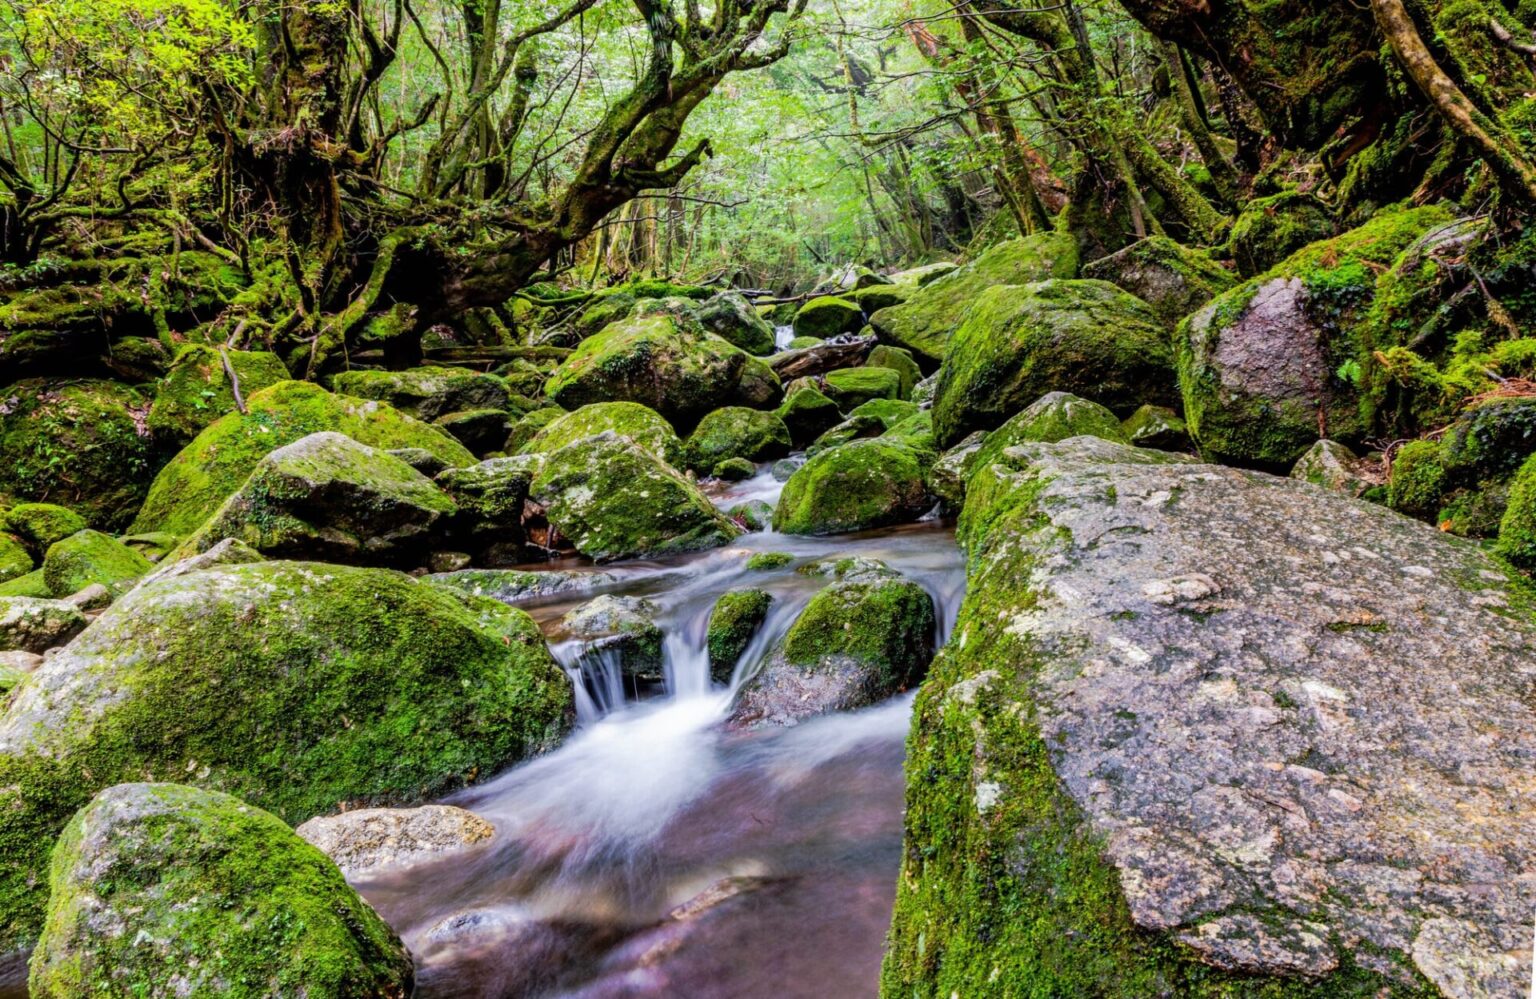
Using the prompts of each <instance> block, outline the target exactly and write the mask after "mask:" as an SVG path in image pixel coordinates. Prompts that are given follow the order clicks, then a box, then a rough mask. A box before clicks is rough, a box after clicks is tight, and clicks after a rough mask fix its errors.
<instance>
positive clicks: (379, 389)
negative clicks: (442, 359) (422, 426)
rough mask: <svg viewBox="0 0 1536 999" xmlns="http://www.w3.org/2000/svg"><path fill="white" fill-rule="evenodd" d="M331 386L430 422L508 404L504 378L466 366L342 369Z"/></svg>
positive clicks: (343, 392)
mask: <svg viewBox="0 0 1536 999" xmlns="http://www.w3.org/2000/svg"><path fill="white" fill-rule="evenodd" d="M332 386H333V387H334V388H335V390H336V391H337V392H338V393H340V394H341V395H350V396H355V397H356V398H359V399H376V400H378V401H379V402H387V403H389V404H390V405H391V406H393V407H395V408H396V409H398V410H399V411H400V412H402V413H409V414H410V415H411V416H414V417H416V418H417V419H418V420H425V421H427V422H429V423H430V422H432V421H434V420H437V419H439V418H441V417H443V416H446V415H447V414H449V413H460V412H465V411H467V410H476V409H499V410H505V409H506V408H507V404H508V394H507V383H506V381H505V380H503V379H502V378H500V377H499V376H497V375H488V374H485V373H483V372H479V371H470V370H468V369H467V368H445V367H432V366H427V367H420V368H407V369H406V370H404V371H343V372H342V373H340V374H338V375H337V376H336V377H335V379H334V380H333V381H332Z"/></svg>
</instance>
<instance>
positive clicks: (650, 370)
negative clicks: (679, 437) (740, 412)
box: [544, 307, 748, 429]
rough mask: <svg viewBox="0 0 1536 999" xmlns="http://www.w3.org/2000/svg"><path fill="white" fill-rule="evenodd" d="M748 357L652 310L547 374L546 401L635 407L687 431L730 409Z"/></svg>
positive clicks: (609, 330)
mask: <svg viewBox="0 0 1536 999" xmlns="http://www.w3.org/2000/svg"><path fill="white" fill-rule="evenodd" d="M747 357H748V355H747V354H746V352H744V351H743V350H741V349H740V348H738V347H734V346H732V345H731V344H729V343H727V342H726V341H725V340H722V339H721V338H720V337H718V336H716V335H715V334H713V333H710V332H709V331H707V330H705V329H704V327H703V326H701V325H699V322H698V320H697V319H693V318H691V317H690V316H688V315H682V314H677V313H675V312H667V311H660V309H659V307H658V310H657V311H655V312H653V313H651V314H648V315H639V314H637V315H635V316H632V317H631V318H629V319H625V320H623V321H621V322H617V323H614V324H612V325H610V326H608V327H606V328H605V329H603V330H602V331H601V332H600V333H597V334H596V335H594V336H592V337H590V338H588V339H587V340H584V341H583V342H582V344H581V346H579V347H577V348H576V350H575V351H574V352H573V353H572V354H571V356H570V357H567V358H566V359H565V360H564V361H562V362H561V363H560V366H559V367H557V368H556V369H555V370H554V371H553V372H552V373H551V374H550V376H549V380H548V381H547V382H545V385H544V393H545V395H547V396H548V397H549V398H550V399H551V400H552V401H553V402H555V403H557V404H558V405H560V406H563V407H564V408H566V409H576V408H579V407H581V406H587V405H590V404H592V403H597V402H616V401H627V402H637V403H640V404H642V405H645V406H649V407H650V408H651V409H653V410H655V411H656V412H657V413H659V414H661V416H662V418H663V419H665V420H666V421H667V422H669V423H671V424H672V425H673V426H674V427H683V428H685V429H686V428H688V427H691V426H692V425H693V424H694V423H696V422H697V421H698V419H699V417H701V416H703V415H704V414H705V413H707V412H709V411H710V410H712V409H716V408H718V407H720V406H722V405H724V404H726V403H728V402H731V401H733V400H732V395H733V394H734V393H735V391H736V388H737V383H738V382H739V381H740V379H741V376H742V372H743V370H744V369H745V367H746V363H747Z"/></svg>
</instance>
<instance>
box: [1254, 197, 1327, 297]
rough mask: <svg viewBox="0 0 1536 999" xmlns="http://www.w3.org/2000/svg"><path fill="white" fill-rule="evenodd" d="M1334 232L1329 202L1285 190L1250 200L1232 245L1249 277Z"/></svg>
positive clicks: (1260, 272)
mask: <svg viewBox="0 0 1536 999" xmlns="http://www.w3.org/2000/svg"><path fill="white" fill-rule="evenodd" d="M1333 233H1334V224H1333V216H1332V214H1330V213H1329V211H1328V207H1327V206H1326V205H1324V204H1323V203H1322V202H1321V201H1318V200H1317V199H1316V198H1314V197H1313V196H1312V195H1310V194H1301V193H1298V192H1296V191H1285V192H1282V193H1280V194H1272V195H1270V196H1269V197H1265V198H1255V199H1253V200H1252V201H1250V202H1248V203H1247V204H1246V205H1245V206H1244V207H1243V210H1242V212H1241V213H1240V214H1239V215H1238V216H1237V221H1236V222H1234V223H1233V224H1232V234H1231V243H1230V245H1231V248H1232V256H1233V258H1234V259H1235V260H1236V261H1237V269H1238V272H1239V273H1241V274H1242V276H1243V277H1245V278H1248V277H1253V276H1254V275H1255V274H1262V273H1263V272H1265V271H1267V270H1269V269H1270V268H1271V267H1273V266H1275V265H1276V264H1278V263H1279V262H1280V261H1282V260H1284V259H1285V258H1286V257H1288V256H1290V255H1291V254H1293V253H1295V252H1296V251H1297V250H1299V249H1301V248H1302V247H1304V246H1306V245H1307V244H1309V243H1316V242H1317V241H1319V240H1323V239H1327V238H1328V237H1329V236H1332V235H1333Z"/></svg>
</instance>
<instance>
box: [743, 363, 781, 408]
mask: <svg viewBox="0 0 1536 999" xmlns="http://www.w3.org/2000/svg"><path fill="white" fill-rule="evenodd" d="M783 400H784V385H783V383H782V382H780V381H779V376H778V374H777V373H776V372H775V371H774V370H773V367H772V365H770V364H769V363H768V362H767V361H765V360H764V359H763V358H761V357H748V358H747V360H746V363H745V364H743V365H742V366H741V378H740V379H738V380H737V382H736V398H735V399H733V400H732V401H733V402H736V403H739V404H741V405H743V406H751V407H753V408H754V409H772V408H773V407H775V406H777V405H778V404H779V403H780V402H782V401H783Z"/></svg>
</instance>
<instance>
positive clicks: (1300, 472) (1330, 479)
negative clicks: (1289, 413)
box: [1291, 440, 1387, 496]
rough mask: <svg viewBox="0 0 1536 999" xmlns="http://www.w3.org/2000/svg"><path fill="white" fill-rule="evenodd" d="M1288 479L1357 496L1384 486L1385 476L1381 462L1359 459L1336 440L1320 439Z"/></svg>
mask: <svg viewBox="0 0 1536 999" xmlns="http://www.w3.org/2000/svg"><path fill="white" fill-rule="evenodd" d="M1377 457H1378V458H1379V457H1380V456H1379V455H1378V456H1377ZM1291 478H1293V479H1301V480H1302V481H1303V482H1310V483H1312V484H1313V485H1314V486H1322V487H1323V488H1324V489H1331V490H1333V491H1334V492H1336V493H1344V494H1345V495H1347V496H1359V495H1360V494H1361V493H1363V492H1365V491H1366V490H1367V489H1369V488H1370V487H1372V486H1379V485H1384V484H1385V483H1386V481H1387V473H1386V469H1385V467H1384V464H1383V462H1381V461H1379V460H1378V461H1371V460H1370V459H1368V458H1361V457H1360V456H1358V455H1357V454H1355V452H1353V451H1351V450H1350V449H1349V448H1347V447H1345V446H1344V445H1343V444H1340V443H1339V442H1338V441H1326V440H1324V441H1318V442H1317V443H1316V444H1313V445H1312V447H1311V448H1309V449H1308V450H1307V453H1306V454H1304V455H1302V456H1301V457H1300V458H1298V459H1297V460H1296V464H1295V465H1294V466H1293V467H1292V468H1291Z"/></svg>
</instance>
